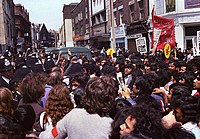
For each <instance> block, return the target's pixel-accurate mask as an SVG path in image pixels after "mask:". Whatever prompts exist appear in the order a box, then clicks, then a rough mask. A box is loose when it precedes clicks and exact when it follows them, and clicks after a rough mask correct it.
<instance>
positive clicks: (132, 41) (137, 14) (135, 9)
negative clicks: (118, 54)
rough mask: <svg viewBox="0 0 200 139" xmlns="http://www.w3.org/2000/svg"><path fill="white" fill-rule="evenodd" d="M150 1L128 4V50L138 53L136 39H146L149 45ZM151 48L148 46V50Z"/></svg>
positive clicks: (133, 1) (134, 0) (136, 1)
mask: <svg viewBox="0 0 200 139" xmlns="http://www.w3.org/2000/svg"><path fill="white" fill-rule="evenodd" d="M148 5H149V0H131V1H129V2H128V11H129V12H130V13H129V19H127V30H126V35H127V40H128V50H129V51H130V52H137V49H136V39H137V38H140V37H145V38H146V41H147V42H146V44H148V43H149V42H148V40H149V39H148V30H149V22H148V18H149V6H148ZM148 49H149V47H148V46H147V50H148Z"/></svg>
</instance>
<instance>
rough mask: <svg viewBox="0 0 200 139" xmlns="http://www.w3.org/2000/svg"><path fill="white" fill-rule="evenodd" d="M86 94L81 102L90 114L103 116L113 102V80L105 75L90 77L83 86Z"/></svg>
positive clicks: (114, 94)
mask: <svg viewBox="0 0 200 139" xmlns="http://www.w3.org/2000/svg"><path fill="white" fill-rule="evenodd" d="M85 93H86V95H85V96H84V98H83V101H82V102H81V104H82V105H83V107H84V108H85V109H86V111H87V112H88V113H90V114H94V113H97V114H99V115H100V116H105V115H107V114H108V113H109V111H110V109H111V108H112V105H113V103H114V102H115V97H116V96H117V90H116V89H115V81H114V80H113V79H112V78H110V77H107V76H101V77H93V78H91V79H90V80H89V81H88V83H87V85H86V88H85Z"/></svg>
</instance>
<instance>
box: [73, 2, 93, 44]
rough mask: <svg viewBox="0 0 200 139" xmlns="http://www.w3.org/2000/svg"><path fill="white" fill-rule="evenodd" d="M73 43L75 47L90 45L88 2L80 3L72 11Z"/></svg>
mask: <svg viewBox="0 0 200 139" xmlns="http://www.w3.org/2000/svg"><path fill="white" fill-rule="evenodd" d="M72 17H73V19H72V22H73V25H72V26H73V35H74V36H73V41H74V45H75V46H88V47H89V43H90V40H89V39H90V35H89V34H90V19H89V2H88V0H81V2H80V3H79V4H78V5H77V6H76V7H75V8H74V9H73V10H72Z"/></svg>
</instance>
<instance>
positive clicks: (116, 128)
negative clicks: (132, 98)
mask: <svg viewBox="0 0 200 139" xmlns="http://www.w3.org/2000/svg"><path fill="white" fill-rule="evenodd" d="M130 115H131V108H130V107H126V108H125V107H124V108H121V109H120V110H119V111H118V112H117V114H116V115H115V117H114V118H113V119H114V120H113V122H112V124H111V127H112V131H111V135H110V139H119V138H120V130H121V128H123V129H124V131H121V133H122V134H125V133H126V132H127V133H129V131H130V130H131V131H132V127H133V126H132V125H129V126H131V129H130V128H129V127H127V129H126V128H125V127H124V125H123V124H124V123H125V120H126V118H127V117H128V116H130ZM126 122H128V121H126ZM128 124H129V123H128ZM126 126H128V125H126Z"/></svg>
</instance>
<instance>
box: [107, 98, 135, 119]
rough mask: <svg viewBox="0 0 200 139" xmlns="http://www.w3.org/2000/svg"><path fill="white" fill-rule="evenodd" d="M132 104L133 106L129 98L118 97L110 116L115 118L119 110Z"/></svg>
mask: <svg viewBox="0 0 200 139" xmlns="http://www.w3.org/2000/svg"><path fill="white" fill-rule="evenodd" d="M131 106H132V105H131V103H130V102H129V101H128V100H126V99H124V98H118V99H117V100H116V101H115V103H114V105H113V108H112V110H111V112H110V117H111V118H113V119H114V117H115V115H116V114H117V113H118V112H119V111H121V110H122V109H125V108H129V107H131Z"/></svg>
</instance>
